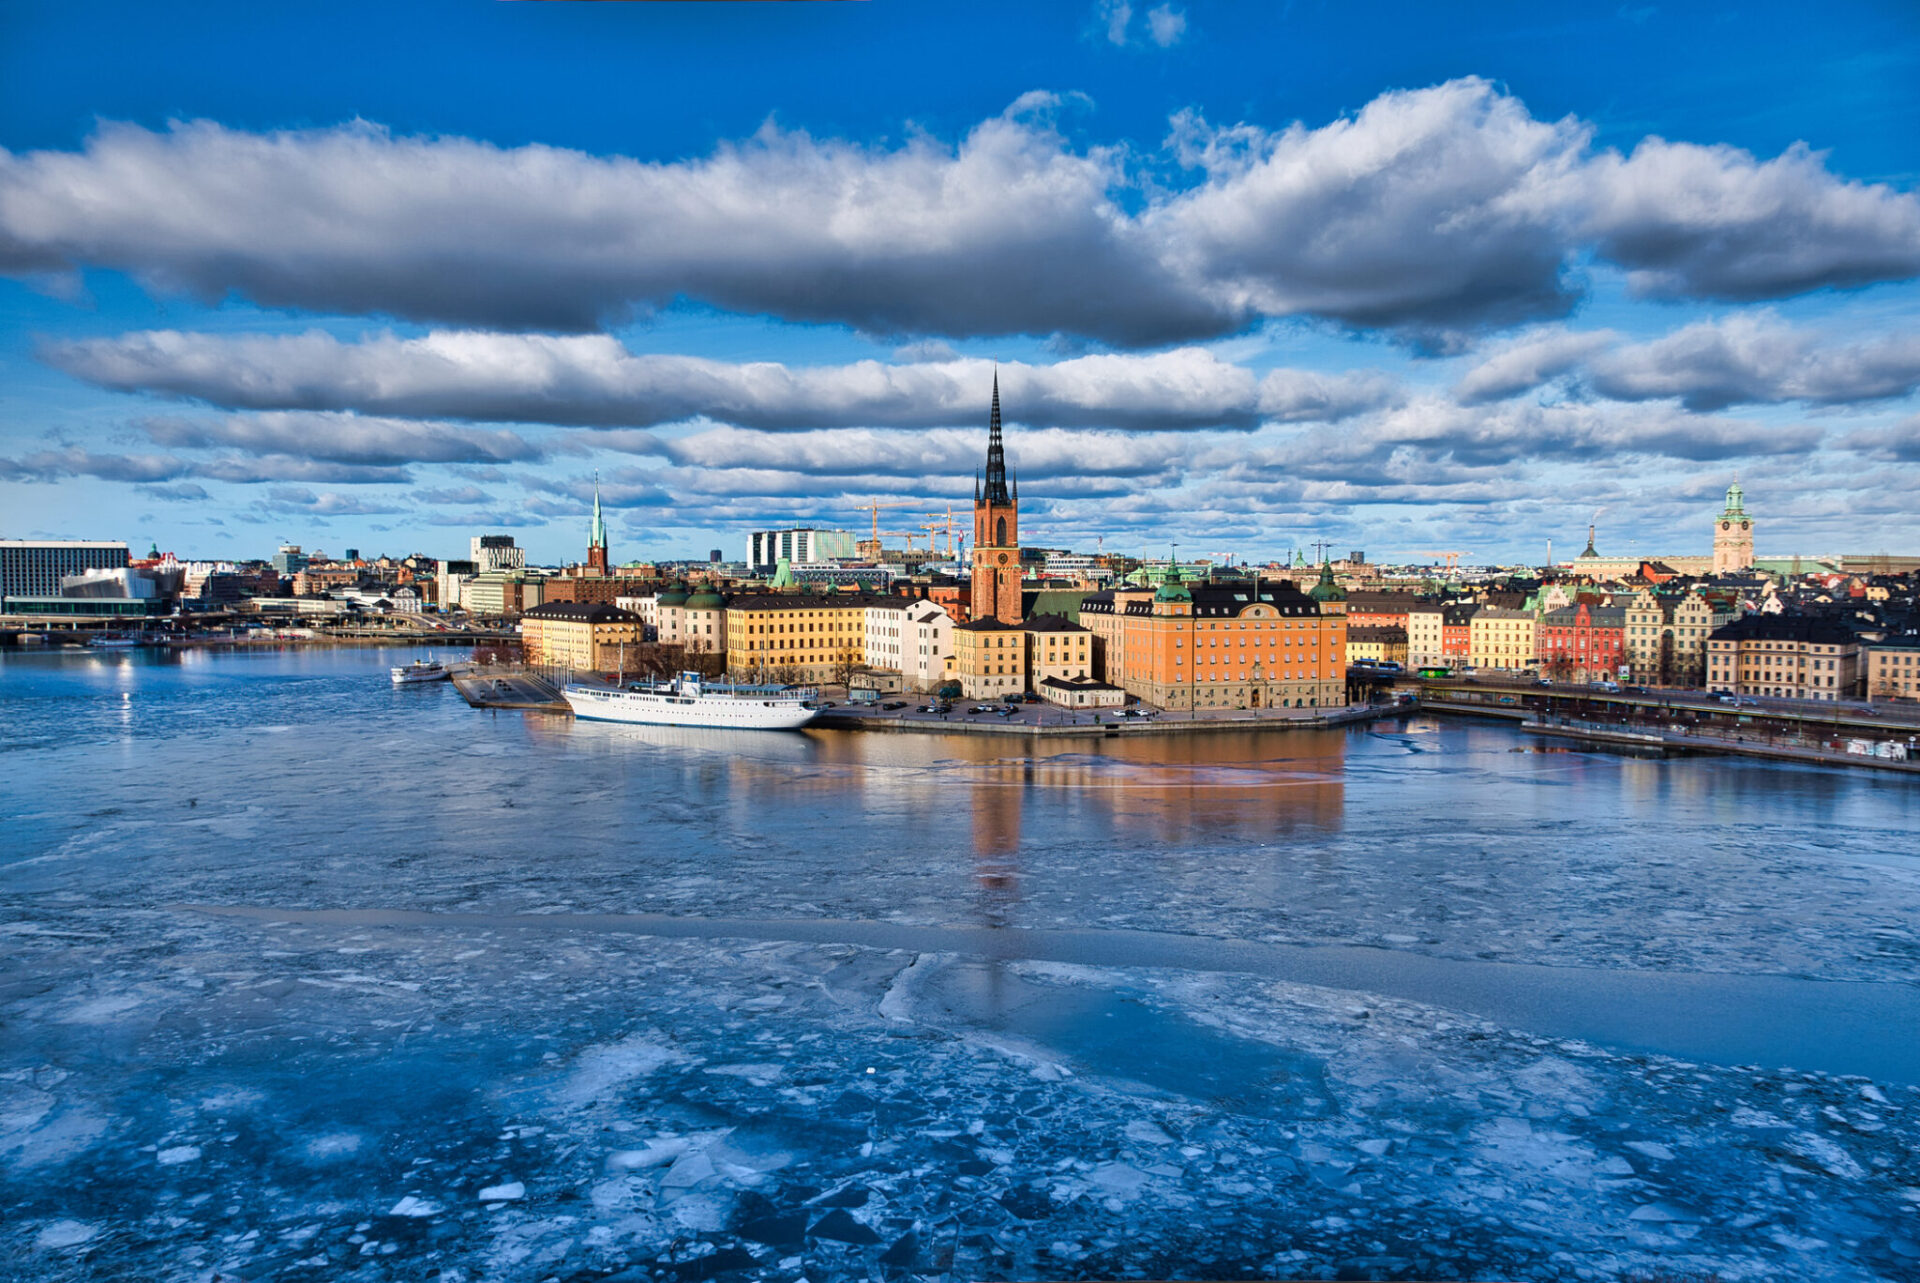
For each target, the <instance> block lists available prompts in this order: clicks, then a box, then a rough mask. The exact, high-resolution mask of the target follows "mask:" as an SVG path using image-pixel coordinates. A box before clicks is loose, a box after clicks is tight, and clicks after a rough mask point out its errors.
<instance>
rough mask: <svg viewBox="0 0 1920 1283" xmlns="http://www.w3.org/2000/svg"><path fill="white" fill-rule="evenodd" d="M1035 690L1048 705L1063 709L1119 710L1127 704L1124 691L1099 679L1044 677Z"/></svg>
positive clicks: (1035, 686) (1035, 684) (1036, 684)
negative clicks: (1055, 705) (1056, 705)
mask: <svg viewBox="0 0 1920 1283" xmlns="http://www.w3.org/2000/svg"><path fill="white" fill-rule="evenodd" d="M1033 689H1034V693H1035V694H1037V695H1038V696H1040V698H1041V699H1044V700H1046V701H1047V703H1049V704H1058V705H1059V706H1060V707H1062V708H1118V707H1120V706H1121V705H1122V704H1124V703H1126V702H1127V693H1126V692H1125V691H1124V690H1121V689H1120V688H1119V687H1118V686H1114V685H1112V684H1110V683H1108V682H1103V681H1101V680H1100V679H1099V678H1098V677H1043V678H1041V679H1040V680H1039V681H1037V682H1035V683H1034V684H1033Z"/></svg>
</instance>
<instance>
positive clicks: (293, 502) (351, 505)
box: [253, 487, 405, 517]
mask: <svg viewBox="0 0 1920 1283" xmlns="http://www.w3.org/2000/svg"><path fill="white" fill-rule="evenodd" d="M253 506H254V507H255V508H256V509H258V510H259V511H261V512H273V513H298V514H302V515H305V516H309V517H372V516H384V515H386V514H389V513H395V512H403V511H405V509H402V508H395V507H392V506H390V505H387V504H381V503H369V502H367V501H366V500H364V499H357V498H355V497H353V496H352V495H343V494H338V493H336V492H333V491H328V492H326V493H324V494H315V493H314V492H313V491H311V490H308V489H305V488H303V487H276V488H274V489H272V490H269V491H267V496H266V498H264V499H256V500H254V502H253Z"/></svg>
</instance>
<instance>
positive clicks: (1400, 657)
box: [1347, 623, 1407, 668]
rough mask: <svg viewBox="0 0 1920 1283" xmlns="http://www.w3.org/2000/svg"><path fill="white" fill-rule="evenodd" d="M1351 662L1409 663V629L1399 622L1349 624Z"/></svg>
mask: <svg viewBox="0 0 1920 1283" xmlns="http://www.w3.org/2000/svg"><path fill="white" fill-rule="evenodd" d="M1347 662H1348V663H1349V664H1399V665H1400V666H1401V667H1402V668H1404V667H1406V663H1407V630H1406V629H1404V628H1401V627H1399V626H1398V625H1397V624H1372V625H1357V624H1351V623H1349V624H1348V625H1347Z"/></svg>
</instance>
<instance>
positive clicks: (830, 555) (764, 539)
mask: <svg viewBox="0 0 1920 1283" xmlns="http://www.w3.org/2000/svg"><path fill="white" fill-rule="evenodd" d="M858 545H859V540H858V539H857V538H855V536H854V533H853V532H852V531H851V530H812V529H806V530H802V529H794V530H756V531H754V532H753V533H752V534H750V535H748V536H747V569H748V570H749V571H750V572H751V573H753V574H756V575H764V574H769V573H771V572H772V571H773V570H774V568H775V567H777V566H778V565H779V564H780V562H781V561H782V560H783V559H784V560H786V561H788V562H791V563H793V564H794V565H796V566H798V565H801V564H802V563H811V562H828V561H833V560H835V559H837V558H842V557H844V558H846V559H848V560H852V559H853V558H854V557H855V556H857V555H858V553H859V547H858Z"/></svg>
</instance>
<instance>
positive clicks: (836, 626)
mask: <svg viewBox="0 0 1920 1283" xmlns="http://www.w3.org/2000/svg"><path fill="white" fill-rule="evenodd" d="M879 600H880V599H879V598H876V597H873V596H870V595H868V594H866V593H819V594H813V593H761V594H754V593H743V594H741V595H739V596H736V597H734V598H733V599H732V600H731V601H729V602H727V603H726V608H725V610H724V611H716V612H715V615H716V622H720V623H723V624H724V627H725V628H726V636H727V671H728V672H729V673H730V674H732V675H733V676H735V677H737V678H741V679H753V680H765V681H777V682H792V683H797V684H800V685H804V686H819V685H823V684H826V683H831V682H844V681H845V680H846V679H847V676H848V674H850V673H851V672H852V671H853V669H854V667H855V666H856V665H858V664H859V663H861V661H862V654H863V651H864V649H865V640H866V621H867V607H869V606H872V605H874V604H876V602H878V601H879Z"/></svg>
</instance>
